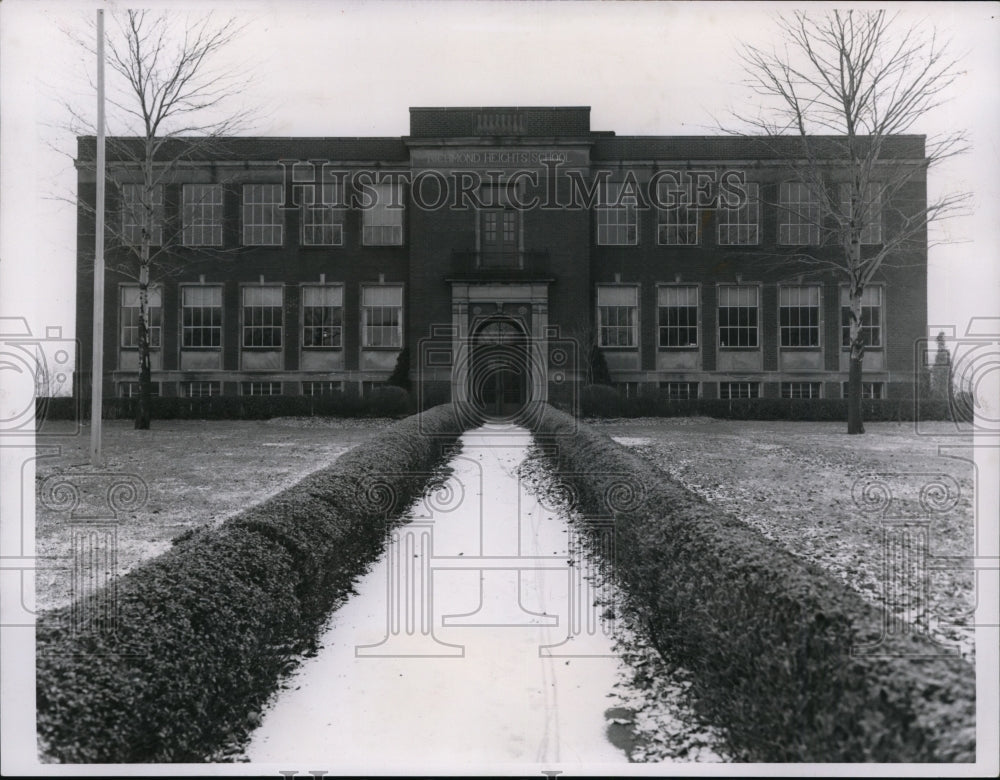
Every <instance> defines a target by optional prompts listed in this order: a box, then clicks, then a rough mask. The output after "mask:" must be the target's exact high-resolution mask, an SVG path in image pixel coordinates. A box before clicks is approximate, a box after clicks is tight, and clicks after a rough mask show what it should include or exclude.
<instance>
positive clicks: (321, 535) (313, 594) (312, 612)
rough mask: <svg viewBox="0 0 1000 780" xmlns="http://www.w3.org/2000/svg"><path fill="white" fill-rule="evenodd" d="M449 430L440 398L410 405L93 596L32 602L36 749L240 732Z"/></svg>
mask: <svg viewBox="0 0 1000 780" xmlns="http://www.w3.org/2000/svg"><path fill="white" fill-rule="evenodd" d="M454 430H456V425H455V420H454V410H453V409H452V407H451V406H441V407H437V408H435V409H432V410H429V411H427V412H425V413H424V414H423V415H420V416H419V417H418V416H414V417H410V418H407V419H406V420H403V421H402V422H400V423H397V424H396V425H394V426H393V427H391V428H389V429H387V430H385V431H384V432H381V433H379V434H378V435H377V436H375V437H374V438H372V439H370V440H368V441H366V442H363V443H362V444H359V445H358V446H357V447H355V448H354V449H352V450H350V451H349V452H347V453H345V454H344V455H343V456H341V458H340V459H339V460H338V461H337V462H336V463H335V464H333V465H332V466H330V467H329V468H326V469H323V470H321V471H318V472H316V473H314V474H312V475H311V476H309V477H307V478H306V479H305V480H303V481H302V482H300V483H298V484H297V485H295V486H293V487H291V488H289V489H288V490H285V491H284V492H282V493H279V494H278V495H277V496H274V497H273V498H271V499H269V500H268V501H265V502H264V503H262V504H259V505H257V506H254V507H251V508H250V509H247V510H246V511H244V512H242V513H240V514H239V515H236V516H234V517H232V518H230V519H229V520H227V521H226V522H225V523H223V525H222V526H220V527H219V528H216V529H206V530H202V531H198V532H194V533H189V534H185V535H183V538H179V539H178V540H177V542H176V544H175V546H174V547H173V548H172V549H171V550H169V551H168V552H167V553H165V554H164V555H162V556H160V557H158V558H155V559H153V560H151V561H148V562H146V563H144V564H142V565H140V566H138V567H136V568H135V569H133V570H132V571H130V572H128V573H127V574H125V575H123V576H122V577H120V578H118V580H116V581H115V582H114V583H113V584H112V585H111V586H109V587H110V588H111V589H110V590H107V589H106V590H104V591H102V592H100V593H98V594H96V596H95V597H94V598H93V599H92V601H91V602H90V603H89V604H83V603H79V602H78V603H75V604H72V605H69V606H67V607H64V608H61V609H58V610H53V611H51V612H48V613H45V614H43V615H42V616H41V617H40V619H39V623H38V628H37V653H38V658H37V709H38V733H39V740H40V746H41V748H42V750H43V753H44V754H45V755H46V757H47V758H49V759H51V760H56V761H62V762H74V763H75V762H81V763H82V762H107V763H119V762H142V761H170V762H177V761H203V760H205V758H206V756H208V755H211V753H212V752H213V751H214V750H216V749H217V748H218V747H219V746H220V745H221V744H223V743H225V742H226V741H228V740H231V739H232V738H233V736H234V735H236V736H238V735H239V734H240V733H242V731H243V730H245V728H246V719H247V716H248V715H249V714H250V713H251V712H253V711H254V710H255V709H256V708H258V707H259V706H261V704H262V703H263V701H264V700H265V699H266V697H267V696H268V695H269V693H270V691H271V690H272V689H273V687H274V685H275V682H276V680H277V679H278V677H279V675H280V674H281V673H282V671H283V670H285V669H286V668H287V667H288V665H289V659H290V658H291V657H292V656H293V655H294V654H295V652H296V651H297V650H300V649H301V648H302V647H303V646H306V645H307V644H308V642H309V641H310V640H312V639H313V638H314V637H315V635H316V632H317V630H318V626H319V623H320V621H321V619H322V617H323V616H324V615H326V614H327V613H328V612H329V610H330V609H331V608H332V607H333V606H334V605H335V604H336V603H337V602H338V600H340V599H341V598H343V597H344V595H345V594H346V593H347V592H348V590H349V588H350V586H351V582H352V580H353V578H354V577H355V576H357V575H358V574H360V573H361V572H362V571H363V570H364V567H365V566H366V564H367V563H368V562H369V561H370V560H371V559H372V558H374V557H375V556H376V555H377V553H378V552H379V550H380V549H381V547H382V543H383V541H384V539H385V533H386V527H387V523H389V522H391V521H392V519H393V518H395V517H396V516H397V515H398V514H399V513H400V512H401V511H402V510H404V509H405V508H406V507H407V506H408V503H409V501H410V500H412V498H413V497H415V496H416V495H418V494H419V492H420V491H421V490H422V489H423V486H424V485H425V483H426V481H427V475H428V473H430V472H431V471H432V470H433V469H434V468H435V466H436V465H437V464H438V463H439V462H440V458H441V456H442V454H443V452H442V450H443V447H442V445H446V444H448V443H450V441H454V437H452V436H451V435H450V432H451V431H454ZM435 432H440V434H439V435H438V436H437V437H433V436H431V435H428V434H433V433H435ZM95 604H96V605H104V607H105V608H104V609H96V610H95V609H94V608H93V605H95Z"/></svg>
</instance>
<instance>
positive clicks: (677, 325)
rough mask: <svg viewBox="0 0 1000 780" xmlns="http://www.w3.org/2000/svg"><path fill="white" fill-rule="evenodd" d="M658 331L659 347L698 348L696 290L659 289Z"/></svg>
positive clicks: (692, 288) (689, 287)
mask: <svg viewBox="0 0 1000 780" xmlns="http://www.w3.org/2000/svg"><path fill="white" fill-rule="evenodd" d="M657 295H658V298H659V312H658V318H659V329H660V339H659V343H660V346H661V347H697V346H698V288H697V287H695V286H693V285H688V286H684V287H660V288H659V291H658V293H657Z"/></svg>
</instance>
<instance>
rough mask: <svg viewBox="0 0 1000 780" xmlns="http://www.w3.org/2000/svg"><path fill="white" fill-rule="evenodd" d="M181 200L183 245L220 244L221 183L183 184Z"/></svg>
mask: <svg viewBox="0 0 1000 780" xmlns="http://www.w3.org/2000/svg"><path fill="white" fill-rule="evenodd" d="M182 200H183V203H182V206H181V221H182V223H183V225H184V232H183V237H182V238H183V242H184V246H222V185H221V184H185V185H184V188H183V194H182Z"/></svg>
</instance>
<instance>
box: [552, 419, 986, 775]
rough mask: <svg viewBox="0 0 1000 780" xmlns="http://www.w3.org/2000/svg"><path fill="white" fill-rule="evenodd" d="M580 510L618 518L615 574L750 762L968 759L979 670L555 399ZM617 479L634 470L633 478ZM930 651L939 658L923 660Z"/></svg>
mask: <svg viewBox="0 0 1000 780" xmlns="http://www.w3.org/2000/svg"><path fill="white" fill-rule="evenodd" d="M538 436H539V439H540V443H542V444H543V445H546V446H549V447H553V448H555V449H554V450H553V451H554V452H555V453H557V454H556V455H555V456H554V458H553V459H554V462H555V466H556V468H557V470H558V471H559V472H560V473H562V474H565V475H567V479H568V480H569V481H570V482H571V483H572V487H573V490H574V492H575V494H576V496H577V498H578V501H579V504H580V509H581V510H582V511H583V513H584V514H585V515H591V516H594V515H607V514H609V503H610V506H611V507H612V509H614V503H613V500H612V499H614V498H615V497H617V500H618V501H619V502H620V501H622V500H623V499H625V498H627V496H628V493H629V491H628V490H627V489H626V490H623V489H622V481H623V479H624V480H626V481H627V482H628V483H629V484H630V485H631V486H632V487H634V488H636V489H638V491H639V492H638V495H641V497H642V498H641V499H640V500H637V501H634V502H633V504H634V505H633V506H629V505H627V504H626V505H624V506H623V505H622V504H619V506H618V508H617V511H613V512H612V513H613V514H614V517H615V524H614V529H615V545H616V560H615V562H614V568H615V570H616V572H617V573H618V576H619V578H620V580H621V581H622V584H623V585H624V587H625V590H626V592H627V593H628V594H629V597H630V600H631V601H632V602H633V604H634V605H635V608H636V609H638V610H639V612H640V614H641V615H642V617H643V619H644V621H645V622H646V623H647V625H648V626H649V628H650V631H651V634H652V636H653V637H654V641H655V642H656V644H657V646H658V647H659V648H660V650H661V652H662V653H663V654H664V655H665V656H667V657H669V658H672V659H674V660H676V661H678V662H680V663H681V664H683V665H685V666H686V667H688V668H689V669H691V671H692V672H693V673H694V677H695V681H696V682H695V687H694V689H693V691H692V693H693V694H694V697H695V704H696V706H697V707H699V708H700V710H701V711H702V713H703V714H704V715H705V716H706V717H707V718H709V719H710V720H711V721H712V722H713V723H715V724H717V725H719V726H721V727H722V728H724V730H725V731H726V733H727V737H728V740H729V743H730V745H731V747H732V749H733V750H734V752H735V754H736V755H738V756H740V757H741V758H742V759H745V760H750V761H765V762H784V761H797V762H801V761H806V762H854V761H881V762H915V761H926V762H941V761H974V760H975V714H976V713H975V692H976V691H975V670H974V669H973V667H972V666H971V665H970V664H969V663H967V662H965V661H963V660H961V659H960V658H957V657H954V656H944V655H942V652H943V648H941V647H940V646H939V645H936V644H935V643H934V642H932V641H931V640H929V639H927V638H924V637H922V636H912V635H909V636H896V637H893V636H891V635H890V636H888V637H886V638H885V640H884V641H883V642H882V644H881V646H880V647H879V653H878V655H873V654H868V655H857V656H852V655H851V648H852V647H862V646H865V645H872V644H874V643H876V642H878V641H879V639H880V637H881V635H882V616H881V613H880V612H879V611H878V610H876V609H875V608H874V607H872V606H870V605H869V604H868V603H867V602H865V601H863V600H862V599H861V597H860V596H858V595H857V594H856V593H855V592H854V591H852V590H850V589H849V588H848V587H847V586H845V585H843V584H842V583H841V582H840V581H839V580H837V579H836V578H834V577H832V576H831V575H829V574H828V573H827V572H825V571H824V570H822V569H821V568H819V567H817V566H815V565H812V564H810V563H808V562H805V561H802V560H800V559H798V558H796V557H794V556H793V555H791V554H790V553H788V552H786V551H784V550H782V549H781V548H779V547H777V546H776V545H775V544H773V543H772V542H770V541H768V540H767V539H766V538H765V537H763V536H762V535H761V534H759V533H758V532H757V531H755V530H754V529H752V528H750V527H749V526H747V525H745V524H743V523H741V522H740V521H739V520H737V519H736V518H735V517H733V516H731V515H728V514H725V513H723V512H721V511H719V510H718V509H717V508H715V507H713V506H711V505H710V504H708V503H706V502H705V501H704V500H702V499H701V498H699V497H698V496H696V495H694V494H693V493H691V492H690V491H688V490H686V489H685V488H684V487H682V486H681V485H678V484H677V483H675V482H673V481H672V480H671V479H670V478H669V477H668V476H667V475H666V474H664V473H663V472H662V471H660V470H659V469H657V468H655V467H654V466H653V465H651V464H650V463H648V462H647V461H645V460H643V459H642V458H639V457H638V456H636V455H633V454H632V453H630V452H628V451H626V450H625V449H624V448H623V447H620V446H618V445H616V444H615V443H614V442H612V441H611V440H610V439H609V438H608V437H607V436H605V435H603V434H599V433H597V432H595V431H594V430H593V429H590V428H589V427H587V426H586V425H584V424H581V423H579V422H577V421H575V420H573V418H572V417H570V416H569V415H566V414H564V413H562V412H559V411H556V410H554V409H548V410H546V413H545V416H544V418H543V420H542V423H541V425H540V430H539V432H538ZM622 475H625V476H624V477H623V476H622ZM920 654H923V655H924V656H932V657H923V658H919V657H914V656H917V655H920Z"/></svg>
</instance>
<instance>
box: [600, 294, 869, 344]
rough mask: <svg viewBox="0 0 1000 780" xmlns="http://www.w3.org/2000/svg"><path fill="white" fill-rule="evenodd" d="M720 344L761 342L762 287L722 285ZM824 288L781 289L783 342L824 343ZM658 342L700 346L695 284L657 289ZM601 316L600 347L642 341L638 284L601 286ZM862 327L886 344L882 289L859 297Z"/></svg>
mask: <svg viewBox="0 0 1000 780" xmlns="http://www.w3.org/2000/svg"><path fill="white" fill-rule="evenodd" d="M718 292H719V301H718V309H717V315H718V317H717V322H718V336H719V341H718V344H719V346H720V347H744V348H757V347H759V346H760V288H759V287H758V286H756V285H722V286H720V287H719V288H718ZM820 292H821V288H820V287H819V286H818V285H800V286H781V287H779V288H778V334H779V335H778V339H779V342H778V343H779V344H780V346H782V347H788V348H794V347H819V346H820ZM847 304H848V301H847V290H846V288H841V319H840V322H841V345H842V346H844V347H848V346H850V343H851V338H850V333H851V329H850V308H849V307H848V305H847ZM656 316H657V345H658V346H659V347H662V348H696V347H698V346H699V330H700V328H699V321H700V303H699V287H698V286H697V285H662V286H659V287H658V288H657V314H656ZM597 319H598V333H599V339H600V341H599V344H600V346H602V347H627V348H635V347H638V345H639V288H638V287H637V286H635V285H598V287H597ZM861 332H862V337H863V338H864V340H865V344H866V345H867V346H869V347H876V348H877V347H881V346H882V288H881V287H878V286H869V287H866V288H865V290H864V292H863V294H862V300H861Z"/></svg>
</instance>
